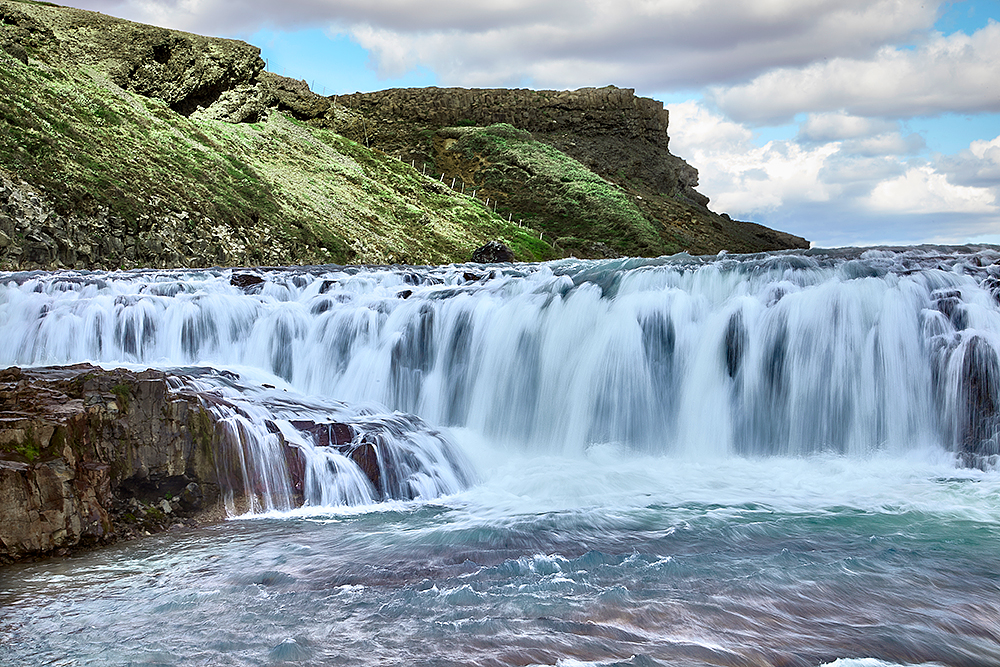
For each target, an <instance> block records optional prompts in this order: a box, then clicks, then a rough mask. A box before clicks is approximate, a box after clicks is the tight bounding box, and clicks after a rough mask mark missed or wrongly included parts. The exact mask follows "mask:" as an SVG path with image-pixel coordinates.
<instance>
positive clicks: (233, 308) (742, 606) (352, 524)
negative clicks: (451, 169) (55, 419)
mask: <svg viewBox="0 0 1000 667" xmlns="http://www.w3.org/2000/svg"><path fill="white" fill-rule="evenodd" d="M998 262H1000V252H998V251H997V249H996V248H987V247H972V248H916V249H900V250H889V249H869V250H842V251H819V250H816V251H807V252H790V253H777V254H768V255H759V256H739V257H730V256H725V255H723V256H720V257H715V258H693V257H688V256H677V257H671V258H660V259H655V260H647V259H628V260H613V261H600V262H583V261H575V260H567V261H561V262H554V263H549V264H542V265H532V266H528V265H513V266H511V265H505V266H499V265H498V266H453V267H439V268H413V267H370V268H360V267H357V268H355V267H352V268H339V267H314V268H287V269H259V270H252V271H250V270H243V271H230V270H221V269H213V270H189V271H181V270H177V271H141V272H129V273H68V272H62V273H58V274H43V273H35V274H3V275H0V340H2V341H3V342H4V344H3V346H0V365H7V364H17V365H58V364H67V363H76V362H83V361H90V362H94V363H98V364H101V365H105V366H114V365H116V364H134V365H138V366H142V367H146V366H155V367H158V368H163V369H168V373H167V375H168V376H169V377H170V378H171V383H172V387H173V391H175V392H180V393H184V394H187V395H189V396H190V395H194V396H197V397H198V398H199V399H200V400H201V402H202V405H204V406H205V407H206V408H207V409H208V410H210V411H211V412H212V413H213V414H214V416H215V417H216V421H217V424H218V425H219V426H218V428H219V429H221V432H222V438H221V440H222V442H221V443H220V446H222V447H223V448H224V449H225V451H226V452H227V453H226V454H225V455H222V456H220V457H218V459H217V461H219V465H220V470H219V472H220V476H221V477H224V478H226V479H230V480H232V484H231V487H232V488H236V489H240V490H241V491H243V492H246V494H247V499H248V501H249V503H250V509H251V510H252V513H251V515H249V516H247V515H244V516H243V518H241V519H239V520H233V521H227V522H225V523H223V524H221V525H215V526H211V527H208V528H203V529H199V530H191V531H187V532H185V531H181V530H178V531H176V532H175V531H168V532H167V533H163V534H161V535H158V536H152V537H149V538H145V539H143V540H137V541H136V542H132V543H122V544H118V545H115V546H113V547H109V548H108V549H105V550H101V551H97V552H94V553H91V554H81V555H78V556H76V557H73V558H70V559H65V560H62V561H58V560H54V561H50V562H47V563H34V564H23V565H16V566H10V567H8V568H7V569H4V568H0V666H2V667H7V666H8V665H10V666H11V667H13V666H14V665H18V666H21V665H42V664H61V665H73V666H76V665H81V666H82V665H92V664H100V665H122V666H124V665H132V664H158V665H212V666H217V665H218V666H221V665H234V664H236V665H265V664H266V665H287V664H307V665H336V664H349V665H371V666H375V665H378V666H379V667H382V666H384V665H407V666H410V665H464V664H470V663H473V662H474V663H476V664H483V665H498V666H499V665H509V664H521V665H559V666H561V667H571V666H574V667H575V666H577V665H580V666H587V667H589V666H591V665H595V666H598V667H614V666H625V665H628V666H632V667H655V666H657V665H685V666H686V667H718V666H720V665H727V666H732V667H737V666H738V667H748V666H750V665H753V666H760V667H763V666H771V665H779V664H780V665H794V666H795V667H818V666H819V665H828V666H830V667H895V666H897V665H902V664H907V665H913V664H925V663H926V664H928V665H931V664H933V665H949V666H954V667H981V666H983V665H997V664H1000V636H998V633H997V628H998V627H1000V602H998V600H1000V586H998V580H997V568H996V563H997V553H998V546H997V545H998V544H1000V472H998V471H997V470H996V463H997V457H998V439H1000V438H998V432H1000V356H998V350H1000V307H998V302H997V299H998V295H1000V289H998V288H1000V263H998ZM216 433H217V434H218V433H219V431H218V430H217V431H216ZM393 499H401V500H407V501H409V500H415V502H396V501H392V502H383V501H391V500H393ZM233 502H236V499H234V500H233ZM299 505H301V506H303V507H302V508H301V509H298V508H296V509H294V511H286V510H290V509H292V508H295V507H296V506H299ZM271 510H274V511H271ZM234 511H235V508H234ZM239 511H242V508H239ZM838 658H842V659H840V660H838Z"/></svg>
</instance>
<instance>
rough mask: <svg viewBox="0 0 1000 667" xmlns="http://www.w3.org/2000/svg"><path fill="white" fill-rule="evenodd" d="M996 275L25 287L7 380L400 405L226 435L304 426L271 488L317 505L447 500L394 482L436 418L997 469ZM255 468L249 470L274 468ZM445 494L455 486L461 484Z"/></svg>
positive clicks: (645, 441) (778, 266)
mask: <svg viewBox="0 0 1000 667" xmlns="http://www.w3.org/2000/svg"><path fill="white" fill-rule="evenodd" d="M998 261H1000V253H998V252H997V250H996V249H994V248H990V247H961V248H947V247H941V248H937V247H923V248H911V249H895V250H894V249H868V250H859V249H847V250H835V251H826V250H811V251H796V252H783V253H774V254H761V255H752V256H728V255H723V256H720V257H716V258H694V257H689V256H687V255H679V256H676V257H668V258H659V259H624V260H607V261H577V260H564V261H560V262H552V263H547V264H539V265H505V266H502V267H501V266H499V265H498V266H495V267H492V268H489V269H486V270H484V268H483V267H477V268H476V269H475V270H474V271H472V270H470V269H469V267H463V266H451V267H395V268H392V267H390V268H379V267H371V268H365V267H307V268H288V269H269V270H259V271H249V270H246V271H242V272H240V271H236V272H234V271H229V270H201V271H193V270H192V271H180V270H177V271H142V272H129V273H109V274H105V273H101V274H97V273H95V274H88V273H69V272H63V273H56V274H41V273H32V274H6V275H4V276H2V277H0V336H2V337H3V339H4V340H5V341H6V342H7V344H6V345H5V346H4V347H3V349H0V363H4V364H10V365H15V364H16V365H37V364H61V363H75V362H80V361H91V362H97V363H105V364H107V363H121V362H128V363H134V364H142V365H149V366H158V367H167V366H186V365H193V364H197V365H200V366H207V367H212V368H219V369H224V368H255V369H260V370H261V371H263V372H265V373H268V374H271V375H272V376H277V377H278V378H281V379H282V380H284V381H285V382H287V383H288V385H289V387H291V388H294V389H295V390H296V391H298V392H299V393H301V394H302V395H306V396H311V397H324V399H329V400H330V401H332V402H338V401H339V402H342V403H343V404H345V405H359V404H362V405H379V406H385V407H382V408H378V411H381V412H382V413H384V414H386V415H388V414H390V413H392V414H393V415H394V416H392V417H391V418H390V417H388V416H386V417H384V418H383V419H382V421H381V422H380V425H378V426H377V427H376V426H375V425H373V424H368V425H367V426H366V427H367V428H368V430H367V431H366V430H364V429H360V430H358V429H355V430H352V431H350V432H347V431H343V430H338V429H339V427H338V426H337V424H349V425H351V426H352V428H354V427H355V426H356V425H357V424H358V422H357V419H362V417H364V415H356V416H355V417H356V420H355V421H354V422H352V421H350V420H346V419H341V418H340V417H336V418H332V419H331V418H329V417H327V416H324V415H322V414H316V415H310V416H303V415H300V414H293V411H289V412H288V413H287V414H285V415H284V416H282V414H278V413H274V412H273V410H275V409H279V408H280V406H278V405H273V406H270V407H268V410H269V411H271V414H270V416H263V415H253V414H251V413H252V410H251V409H250V408H249V407H246V406H244V407H241V410H242V412H239V411H237V412H238V414H239V415H241V416H240V417H239V418H237V416H235V415H234V416H232V417H231V418H229V421H228V422H227V423H228V424H230V426H229V427H228V428H231V429H232V430H233V435H232V438H233V439H234V440H243V439H247V438H250V437H251V435H250V434H251V432H253V434H254V435H253V437H254V438H258V439H259V440H260V441H261V442H262V443H266V442H267V441H268V438H271V439H273V440H274V441H275V442H279V441H281V442H285V443H288V442H291V441H293V440H294V439H295V436H293V435H292V433H291V431H290V430H289V429H294V430H296V431H297V432H299V433H300V434H302V435H301V440H302V442H296V447H297V448H298V449H299V450H300V451H307V450H309V448H310V447H312V448H313V449H315V450H317V451H321V453H322V454H323V458H322V460H320V459H316V460H315V461H314V460H313V459H311V458H310V459H308V460H307V461H306V462H305V463H303V464H302V465H301V466H300V467H301V468H302V471H303V472H302V473H301V475H302V480H301V484H300V482H299V481H298V480H297V479H289V480H286V481H287V484H288V486H289V490H287V491H286V490H281V489H280V488H279V487H280V486H281V484H282V483H284V482H280V481H279V480H273V484H274V485H275V488H276V489H277V490H276V491H275V492H274V493H275V496H274V497H275V498H286V497H294V496H295V495H296V494H297V493H301V494H302V495H303V498H304V500H303V501H304V502H307V503H316V504H323V503H326V502H328V501H329V502H369V501H377V500H379V499H380V498H388V497H410V496H413V495H425V493H429V491H425V489H424V487H422V486H421V484H422V483H423V482H420V481H417V478H418V477H420V476H419V475H417V474H416V473H411V472H407V473H405V475H404V476H403V477H402V478H399V479H403V480H405V481H399V479H397V477H396V476H395V475H396V474H397V472H398V471H400V470H404V469H405V470H410V468H407V466H408V465H410V462H411V460H412V459H413V457H415V456H417V455H416V454H412V453H410V454H399V457H400V460H401V461H403V462H404V465H403V466H402V467H399V464H398V462H397V463H394V464H393V466H395V467H393V468H392V470H393V471H394V472H386V471H385V470H384V469H383V467H384V464H385V461H384V457H385V456H387V454H386V453H385V452H384V451H382V450H384V449H385V447H384V446H383V445H382V443H381V441H380V440H379V438H383V437H384V438H398V437H400V434H401V433H405V434H408V435H406V436H405V437H404V438H403V439H404V440H407V439H408V441H412V440H413V439H414V438H416V437H417V435H415V434H418V433H419V434H424V435H421V436H420V437H421V438H422V437H425V435H426V434H428V433H430V432H431V431H430V429H429V427H427V426H426V424H431V425H435V426H437V427H441V428H445V427H462V428H467V429H470V430H472V431H474V432H476V433H478V434H480V435H481V436H482V437H484V438H485V439H486V440H487V441H489V442H493V443H498V444H502V445H505V446H513V447H519V448H522V449H527V450H531V451H538V452H555V453H573V452H579V451H583V450H585V449H586V448H588V447H590V446H592V445H595V444H605V443H613V444H616V445H620V446H622V447H624V448H625V449H631V450H634V451H639V452H644V453H656V454H670V455H681V456H689V457H720V456H733V455H736V456H772V455H778V456H802V455H810V454H813V453H817V452H831V453H838V454H841V455H844V456H867V455H870V454H871V453H873V452H889V453H893V452H895V453H901V452H905V451H908V450H912V449H916V448H923V449H926V448H941V449H944V450H947V451H951V452H954V453H955V454H956V455H957V456H958V457H959V458H960V459H961V460H962V462H963V463H964V464H966V465H990V464H991V462H992V461H995V459H996V457H997V456H998V454H1000V446H998V442H1000V377H998V373H1000V371H998V368H1000V355H998V351H1000V308H998V303H997V296H996V294H997V292H998V286H1000V264H998ZM227 400H229V399H227ZM309 400H313V399H311V398H310V399H309ZM316 400H320V399H316ZM232 402H233V403H234V404H236V403H237V401H235V399H233V401H232ZM396 411H398V412H396ZM279 412H280V410H279ZM320 412H321V411H320ZM241 420H245V421H246V423H244V422H243V421H241ZM412 420H417V421H415V422H414V421H412ZM284 422H287V424H285V423H284ZM297 422H309V423H308V424H300V427H301V428H299V427H295V426H294V425H293V423H297ZM251 424H252V425H253V426H251ZM268 424H272V425H273V426H269V425H268ZM324 428H325V429H326V430H327V431H328V433H327V434H326V435H322V431H323V430H324ZM255 429H263V430H262V431H260V432H259V433H258V432H257V431H256V430H255ZM275 429H277V430H275ZM331 429H332V430H331ZM372 429H374V430H372ZM426 437H429V438H431V439H432V440H433V439H434V437H435V436H430V435H426ZM365 438H367V440H366V439H365ZM321 442H322V443H330V444H323V445H320V444H318V443H321ZM310 443H311V444H310ZM268 446H269V445H262V447H264V448H265V449H266V447H268ZM369 447H370V448H372V449H374V450H379V456H380V457H383V458H380V459H379V461H380V464H379V465H380V468H379V469H380V471H381V472H380V473H379V475H378V476H375V475H372V474H368V475H366V478H367V479H368V480H369V482H372V479H376V478H377V481H376V482H373V483H372V488H371V489H369V490H368V491H364V492H362V491H361V490H358V491H351V492H350V493H357V494H360V495H356V496H350V493H348V492H347V491H341V490H333V491H325V490H323V491H321V490H320V489H321V488H322V489H325V488H326V487H325V486H323V485H324V484H333V488H334V489H336V484H334V483H333V482H330V481H323V482H322V483H321V482H319V481H317V480H319V479H320V478H321V477H322V474H321V473H322V471H324V470H329V471H337V470H341V471H342V470H348V469H351V470H353V468H349V467H348V466H354V467H355V468H357V469H359V470H363V469H366V467H367V469H369V471H371V470H373V469H374V464H372V463H371V460H372V455H371V453H370V450H369V449H368V448H369ZM380 447H381V449H380ZM413 447H414V448H415V449H421V447H422V445H421V446H417V445H413ZM310 451H311V450H310ZM400 451H402V450H400ZM421 451H423V450H422V449H421ZM449 451H450V450H449ZM257 455H258V454H253V455H251V454H249V453H245V456H244V459H243V460H242V462H241V463H240V465H241V466H243V467H244V469H248V470H253V469H255V467H257V466H264V465H267V464H266V463H263V461H267V460H271V459H272V456H271V454H260V456H261V457H262V458H261V460H260V461H257V460H255V459H254V458H253V457H254V456H257ZM417 458H419V457H417ZM432 458H433V457H432ZM447 458H448V454H445V453H441V454H440V455H439V457H438V458H437V459H434V460H428V461H425V462H423V463H421V464H420V465H422V466H431V467H432V468H433V466H436V465H438V464H439V463H440V462H441V461H444V460H446V459H447ZM418 467H419V466H418ZM445 467H446V468H447V466H445ZM293 468H295V466H293ZM413 469H416V468H413ZM425 472H427V471H426V470H425ZM400 474H402V473H400ZM427 474H431V473H427ZM257 475H258V477H263V476H265V475H264V473H263V471H261V472H259V473H257ZM338 475H339V476H338ZM335 476H336V477H337V479H340V478H342V477H344V475H342V474H340V473H337V474H336V475H335ZM293 477H294V476H293ZM420 479H423V478H422V477H421V478H420ZM267 484H268V485H271V484H272V481H268V482H267ZM434 484H436V485H438V484H439V485H442V486H440V488H442V489H445V488H453V486H451V482H447V483H446V482H445V481H444V478H443V477H442V478H441V479H437V480H435V481H434ZM297 485H301V489H299V488H298V486H297ZM362 486H363V485H362ZM352 488H355V487H352ZM313 491H315V493H313ZM324 493H330V494H332V495H331V496H330V499H335V500H328V499H326V496H323V494H324ZM364 493H368V495H367V496H366V495H364ZM345 494H347V495H345ZM348 496H350V497H349V498H348ZM281 503H284V504H286V505H287V504H289V503H293V501H285V500H282V501H281ZM281 506H284V505H281ZM265 508H266V507H265Z"/></svg>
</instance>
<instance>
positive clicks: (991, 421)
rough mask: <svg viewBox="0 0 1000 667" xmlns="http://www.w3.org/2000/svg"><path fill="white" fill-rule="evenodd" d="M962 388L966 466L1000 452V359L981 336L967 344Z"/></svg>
mask: <svg viewBox="0 0 1000 667" xmlns="http://www.w3.org/2000/svg"><path fill="white" fill-rule="evenodd" d="M962 377H963V378H964V382H963V384H962V386H961V388H960V391H959V397H960V406H959V410H960V414H959V424H958V426H959V442H958V445H959V448H960V451H961V454H962V455H963V458H964V461H965V463H966V465H976V460H977V459H978V458H980V457H985V456H994V455H997V454H1000V359H998V357H997V353H996V350H994V349H993V347H992V346H991V345H990V344H989V342H987V341H986V340H985V339H984V338H982V337H981V336H973V337H972V338H971V339H969V341H968V342H967V343H966V347H965V355H964V357H963V358H962Z"/></svg>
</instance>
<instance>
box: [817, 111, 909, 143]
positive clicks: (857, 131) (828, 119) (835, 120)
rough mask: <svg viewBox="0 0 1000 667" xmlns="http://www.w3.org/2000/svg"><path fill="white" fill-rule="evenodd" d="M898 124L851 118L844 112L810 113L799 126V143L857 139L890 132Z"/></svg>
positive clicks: (875, 119)
mask: <svg viewBox="0 0 1000 667" xmlns="http://www.w3.org/2000/svg"><path fill="white" fill-rule="evenodd" d="M898 128H899V123H898V122H894V121H889V120H882V119H877V118H864V117H862V116H852V115H851V114H849V113H846V112H844V111H836V112H833V113H812V114H809V117H808V118H806V120H805V122H804V123H802V124H801V125H800V126H799V136H798V139H799V141H806V142H816V143H822V142H826V141H839V140H841V139H858V138H863V137H871V136H874V135H876V134H883V133H885V132H892V131H894V130H897V129H898Z"/></svg>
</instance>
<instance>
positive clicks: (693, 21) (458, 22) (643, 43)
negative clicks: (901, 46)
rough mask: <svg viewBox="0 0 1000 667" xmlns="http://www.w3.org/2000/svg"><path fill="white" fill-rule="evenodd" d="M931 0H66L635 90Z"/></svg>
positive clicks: (720, 72)
mask: <svg viewBox="0 0 1000 667" xmlns="http://www.w3.org/2000/svg"><path fill="white" fill-rule="evenodd" d="M941 1H942V0H936V1H935V0H931V1H925V2H921V0H767V1H766V2H753V3H748V2H744V1H743V0H700V1H699V0H585V1H584V2H580V1H579V0H484V1H482V2H468V1H467V0H434V1H433V2H412V0H285V1H284V2H281V3H274V2H269V1H268V2H265V1H264V0H76V2H75V4H76V5H77V6H79V7H83V8H87V9H96V10H99V11H103V12H106V13H110V14H114V15H118V16H123V17H125V18H130V19H133V20H139V21H145V22H151V23H155V24H157V25H165V26H168V27H173V28H179V29H183V30H190V31H194V32H202V33H209V34H237V33H240V34H247V33H251V32H254V31H255V30H256V29H258V28H261V27H271V28H283V29H295V28H299V27H303V26H306V25H311V26H315V25H323V26H324V27H326V28H328V29H331V30H334V31H336V32H343V33H347V34H350V35H351V36H353V37H354V38H355V39H356V40H357V41H358V42H359V43H360V44H361V45H362V46H364V47H365V48H367V49H370V50H371V52H372V55H373V59H374V63H375V64H376V66H377V67H378V68H380V70H381V71H382V73H383V74H392V75H395V74H399V73H400V72H401V71H402V70H405V69H406V68H412V67H416V66H418V65H419V66H424V67H428V68H430V69H432V70H433V71H434V72H435V73H436V74H437V75H438V78H439V80H441V81H442V82H443V83H445V84H446V85H476V86H498V85H511V84H519V83H523V82H528V83H531V84H532V85H535V86H544V87H556V88H566V87H576V86H584V85H604V84H606V83H615V84H618V85H623V86H630V87H635V88H638V89H645V90H666V89H670V88H675V87H680V86H683V87H694V86H703V85H707V84H710V83H717V84H718V83H722V84H726V83H736V82H739V81H745V80H747V79H749V78H751V77H754V76H756V75H758V74H761V73H763V72H765V71H767V70H769V69H771V68H774V67H793V68H794V67H804V66H806V65H808V64H809V63H811V62H814V61H816V60H820V59H823V58H836V57H846V56H848V55H851V54H855V55H857V54H862V55H871V54H874V53H875V52H876V51H877V49H878V48H880V47H881V46H882V45H883V44H886V43H896V42H898V41H899V40H905V39H909V38H911V37H912V36H913V35H915V34H918V33H920V32H921V31H925V30H927V29H929V28H930V27H931V25H932V24H933V22H934V20H935V18H936V15H937V8H938V6H939V5H940V4H941Z"/></svg>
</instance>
